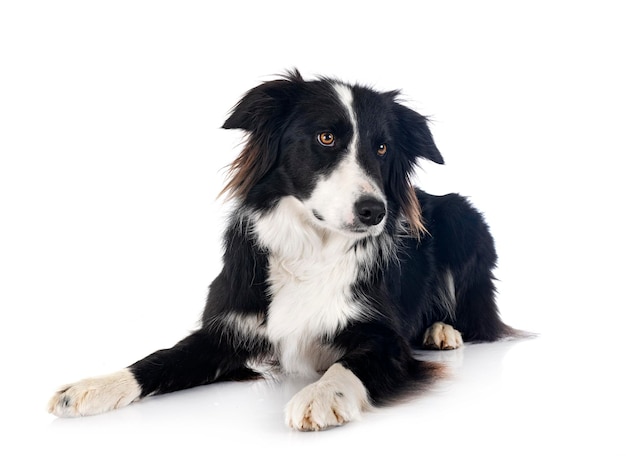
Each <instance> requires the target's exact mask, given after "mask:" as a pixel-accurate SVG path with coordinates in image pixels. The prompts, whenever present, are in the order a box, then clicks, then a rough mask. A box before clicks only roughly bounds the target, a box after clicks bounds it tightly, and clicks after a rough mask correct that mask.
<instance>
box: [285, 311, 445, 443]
mask: <svg viewBox="0 0 626 456" xmlns="http://www.w3.org/2000/svg"><path fill="white" fill-rule="evenodd" d="M334 343H335V344H336V345H337V346H338V347H341V348H342V349H343V350H344V353H345V355H344V356H342V357H341V358H340V359H339V360H338V361H337V362H336V363H335V364H333V365H332V366H330V368H329V369H328V370H327V371H326V373H324V375H323V376H322V377H321V378H320V379H319V380H318V381H317V382H315V383H313V384H311V385H309V386H307V387H305V388H304V389H302V390H301V391H300V392H298V393H297V394H296V395H295V396H294V397H293V398H292V399H291V400H290V401H289V403H288V404H287V407H286V409H285V421H286V423H287V425H288V426H290V427H292V428H294V429H297V430H300V431H319V430H323V429H326V428H329V427H333V426H339V425H342V424H344V423H347V422H349V421H352V420H354V419H357V418H359V417H360V416H361V413H362V412H363V411H365V410H367V409H368V408H369V407H371V406H373V405H382V404H384V403H385V402H388V401H390V400H392V399H394V398H397V397H398V396H399V395H401V394H403V393H404V394H406V393H409V392H412V391H416V390H419V389H421V388H423V387H424V386H426V385H428V384H429V383H430V382H431V381H432V380H433V379H434V378H436V377H437V374H438V372H439V371H440V370H441V368H440V366H439V365H437V364H434V363H429V362H425V361H419V360H417V359H415V358H414V357H413V354H412V350H411V348H410V345H409V344H408V342H407V341H406V340H405V339H404V338H402V337H401V336H399V335H398V334H397V332H396V331H394V330H393V329H392V328H389V327H387V326H385V325H383V324H380V323H373V322H370V323H357V324H353V325H351V326H349V327H348V328H347V329H345V330H344V331H343V332H342V333H340V334H339V335H338V336H337V337H336V338H335V341H334Z"/></svg>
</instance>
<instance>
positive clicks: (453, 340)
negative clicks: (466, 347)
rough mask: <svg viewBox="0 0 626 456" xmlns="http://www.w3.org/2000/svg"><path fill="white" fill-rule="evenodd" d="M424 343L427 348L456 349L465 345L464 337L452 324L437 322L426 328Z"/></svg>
mask: <svg viewBox="0 0 626 456" xmlns="http://www.w3.org/2000/svg"><path fill="white" fill-rule="evenodd" d="M423 343H424V347H426V348H435V349H439V350H454V349H455V348H459V347H460V346H461V345H463V338H462V337H461V333H460V332H458V331H457V330H456V329H454V328H453V327H452V326H450V325H447V324H445V323H441V322H437V323H435V324H434V325H432V326H431V327H430V328H428V329H427V330H426V332H425V333H424V342H423Z"/></svg>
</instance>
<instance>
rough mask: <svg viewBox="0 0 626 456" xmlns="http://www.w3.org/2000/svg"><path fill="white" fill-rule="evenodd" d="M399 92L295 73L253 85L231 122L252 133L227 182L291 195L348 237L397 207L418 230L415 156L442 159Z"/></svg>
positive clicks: (251, 196) (239, 189) (379, 225)
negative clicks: (413, 176)
mask: <svg viewBox="0 0 626 456" xmlns="http://www.w3.org/2000/svg"><path fill="white" fill-rule="evenodd" d="M396 97H397V92H387V93H380V92H376V91H374V90H371V89H368V88H365V87H361V86H353V85H348V84H344V83H342V82H338V81H334V80H330V79H321V80H316V81H304V80H303V79H302V78H301V77H300V75H299V74H297V73H294V74H292V75H289V76H288V78H287V79H284V80H277V81H272V82H268V83H265V84H262V85H261V86H259V87H257V88H255V89H252V90H251V91H250V92H248V93H247V94H246V95H245V96H244V98H243V99H242V100H241V101H240V102H239V104H238V105H237V106H236V107H235V109H234V110H233V113H232V114H231V116H230V118H229V119H228V120H227V121H226V123H225V124H224V128H241V129H244V130H246V131H247V132H248V133H249V138H248V142H247V144H246V147H245V148H244V150H243V151H242V153H241V155H240V156H239V157H238V158H237V160H236V161H235V162H234V163H233V167H232V170H231V171H232V174H231V181H230V182H229V184H228V186H227V188H226V189H227V190H230V191H232V192H233V193H234V194H235V195H236V196H239V197H242V198H245V199H247V200H248V201H249V202H251V203H253V204H255V205H257V206H264V205H268V204H269V205H271V204H273V203H275V202H276V201H277V200H278V199H279V198H280V197H283V196H293V197H295V198H296V199H297V200H298V201H300V202H301V204H302V206H303V208H304V213H305V214H306V216H307V217H308V220H309V221H310V222H311V223H313V224H316V225H317V226H320V227H322V228H325V229H328V230H331V231H335V232H340V233H343V234H345V235H348V236H353V237H366V236H372V235H378V234H380V233H381V232H382V231H383V230H384V228H385V226H386V221H387V220H389V219H390V218H392V217H393V218H397V217H398V216H399V215H400V213H403V214H404V215H405V216H406V218H407V220H408V221H409V224H410V225H411V226H412V228H413V229H414V230H416V231H419V229H420V225H421V223H420V219H419V205H418V203H417V200H416V198H415V193H414V191H413V188H412V185H411V184H410V174H411V171H412V169H413V166H414V164H415V160H416V159H417V158H418V157H424V158H428V159H430V160H433V161H435V162H437V163H443V159H442V158H441V155H440V154H439V151H438V150H437V148H436V146H435V144H434V142H433V139H432V136H431V134H430V131H429V130H428V127H427V125H426V120H425V119H424V117H422V116H421V115H419V114H418V113H416V112H414V111H411V110H410V109H408V108H406V107H405V106H403V105H401V104H399V103H397V102H396Z"/></svg>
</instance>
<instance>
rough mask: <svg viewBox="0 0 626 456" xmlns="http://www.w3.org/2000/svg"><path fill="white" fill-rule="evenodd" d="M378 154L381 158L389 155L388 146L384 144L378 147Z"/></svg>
mask: <svg viewBox="0 0 626 456" xmlns="http://www.w3.org/2000/svg"><path fill="white" fill-rule="evenodd" d="M376 153H377V154H378V156H379V157H382V156H383V155H385V154H386V153H387V144H385V143H382V144H379V145H378V150H376Z"/></svg>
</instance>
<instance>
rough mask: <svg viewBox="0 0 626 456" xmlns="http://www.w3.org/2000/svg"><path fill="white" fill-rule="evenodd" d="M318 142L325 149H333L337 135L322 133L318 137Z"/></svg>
mask: <svg viewBox="0 0 626 456" xmlns="http://www.w3.org/2000/svg"><path fill="white" fill-rule="evenodd" d="M317 141H318V142H319V143H320V144H321V145H322V146H325V147H331V146H334V145H335V135H333V134H332V133H330V132H328V131H325V132H324V133H320V134H319V135H317Z"/></svg>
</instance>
